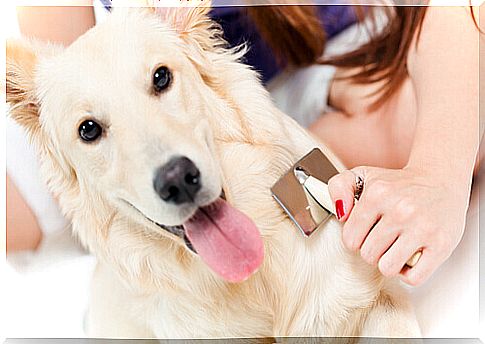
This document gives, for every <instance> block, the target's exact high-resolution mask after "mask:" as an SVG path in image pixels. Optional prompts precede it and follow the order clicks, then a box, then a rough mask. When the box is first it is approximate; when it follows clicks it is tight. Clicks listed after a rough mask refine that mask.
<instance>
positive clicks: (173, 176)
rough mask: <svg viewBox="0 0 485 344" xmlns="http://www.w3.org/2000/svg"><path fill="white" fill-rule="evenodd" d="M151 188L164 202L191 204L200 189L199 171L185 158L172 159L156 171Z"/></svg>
mask: <svg viewBox="0 0 485 344" xmlns="http://www.w3.org/2000/svg"><path fill="white" fill-rule="evenodd" d="M153 187H154V188H155V191H156V192H157V193H158V195H159V196H160V198H161V199H163V200H164V201H165V202H169V203H175V204H182V203H187V202H192V201H193V200H194V198H195V195H196V194H197V192H198V191H199V190H200V188H201V182H200V171H199V169H198V168H197V166H195V164H194V163H193V161H192V160H190V159H189V158H187V157H184V156H183V157H176V158H172V159H171V160H170V161H169V162H168V163H166V164H165V165H163V166H162V167H160V168H159V169H158V170H157V172H156V174H155V180H154V181H153Z"/></svg>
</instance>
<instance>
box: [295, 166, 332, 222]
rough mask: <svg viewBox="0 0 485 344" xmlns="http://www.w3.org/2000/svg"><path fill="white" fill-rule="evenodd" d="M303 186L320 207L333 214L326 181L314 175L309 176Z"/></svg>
mask: <svg viewBox="0 0 485 344" xmlns="http://www.w3.org/2000/svg"><path fill="white" fill-rule="evenodd" d="M303 186H304V187H305V188H306V190H307V192H308V193H309V194H310V195H311V196H312V197H313V199H314V200H315V201H316V202H317V203H318V204H319V205H320V206H321V207H322V208H325V209H326V210H327V211H329V212H331V213H332V214H334V215H335V206H334V204H333V202H332V199H331V198H330V193H329V192H328V185H327V184H326V183H324V182H322V181H321V180H319V179H317V178H315V177H312V176H309V177H308V179H307V180H306V181H305V184H303Z"/></svg>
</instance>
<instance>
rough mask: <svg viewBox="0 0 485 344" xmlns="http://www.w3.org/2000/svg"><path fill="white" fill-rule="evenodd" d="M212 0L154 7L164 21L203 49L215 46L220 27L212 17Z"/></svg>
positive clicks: (191, 0) (189, 1)
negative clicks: (210, 14)
mask: <svg viewBox="0 0 485 344" xmlns="http://www.w3.org/2000/svg"><path fill="white" fill-rule="evenodd" d="M210 10H211V1H210V0H202V1H201V0H187V1H184V2H183V4H182V5H180V6H175V7H154V11H155V13H157V14H158V15H159V16H160V18H161V19H162V21H164V22H165V23H167V24H168V25H170V26H171V27H172V28H173V29H175V31H176V32H177V33H178V34H179V35H180V36H181V37H182V38H183V39H185V40H190V41H192V42H196V43H197V44H198V45H199V46H200V47H201V48H202V49H204V50H208V49H211V48H212V47H213V46H214V43H215V40H214V38H215V36H217V34H219V31H218V27H217V26H216V25H215V23H214V22H213V21H212V20H211V19H210V17H209V12H210Z"/></svg>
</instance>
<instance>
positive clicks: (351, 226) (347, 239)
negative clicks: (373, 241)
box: [342, 201, 380, 251]
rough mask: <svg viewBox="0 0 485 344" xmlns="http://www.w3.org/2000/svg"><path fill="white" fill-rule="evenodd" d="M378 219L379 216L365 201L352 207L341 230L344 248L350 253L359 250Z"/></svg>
mask: <svg viewBox="0 0 485 344" xmlns="http://www.w3.org/2000/svg"><path fill="white" fill-rule="evenodd" d="M379 219H380V214H379V213H378V212H377V211H376V209H373V208H372V207H370V206H369V205H368V203H366V202H365V201H362V202H358V203H357V204H356V205H354V208H353V209H352V213H351V214H350V215H349V217H348V219H347V222H345V224H344V227H343V230H342V240H343V242H344V244H345V246H346V247H347V248H348V249H349V250H351V251H357V250H359V249H360V248H361V247H362V244H363V243H364V240H365V238H366V237H367V235H368V234H369V232H371V230H372V228H373V227H374V225H375V224H376V223H377V222H378V221H379Z"/></svg>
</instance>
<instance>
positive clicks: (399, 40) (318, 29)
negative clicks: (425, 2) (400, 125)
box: [248, 5, 426, 108]
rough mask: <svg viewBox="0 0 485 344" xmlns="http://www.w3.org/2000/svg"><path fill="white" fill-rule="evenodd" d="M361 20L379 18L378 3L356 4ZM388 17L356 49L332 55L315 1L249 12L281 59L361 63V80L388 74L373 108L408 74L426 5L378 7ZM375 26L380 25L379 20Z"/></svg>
mask: <svg viewBox="0 0 485 344" xmlns="http://www.w3.org/2000/svg"><path fill="white" fill-rule="evenodd" d="M353 9H354V11H355V14H356V16H357V18H358V20H359V21H363V20H364V19H366V18H369V19H370V21H371V22H372V23H374V24H375V23H376V22H375V21H376V16H375V10H376V7H368V6H366V7H360V6H353ZM379 9H381V10H383V12H384V14H385V16H386V17H387V21H386V24H385V26H384V28H382V29H380V30H379V31H378V32H377V33H373V34H372V35H371V38H370V41H369V42H368V43H366V44H364V45H362V46H360V47H358V48H357V49H356V50H354V51H351V52H348V53H345V54H343V55H340V56H336V57H332V58H329V59H325V60H324V59H321V58H320V57H321V56H322V54H323V52H324V49H325V32H324V30H323V28H322V25H321V23H320V22H319V19H318V17H317V14H316V8H315V7H313V6H296V5H293V6H292V5H284V6H261V7H250V8H249V9H248V13H249V15H250V16H251V18H252V19H253V21H254V23H255V25H256V26H257V28H258V30H259V32H260V33H261V35H262V37H263V38H264V39H265V40H266V41H267V42H268V44H269V45H270V47H271V48H272V49H273V52H274V54H275V55H276V57H277V60H278V61H280V62H283V63H285V64H288V65H293V66H305V65H309V64H311V63H321V64H331V65H334V66H337V67H362V68H361V69H360V71H358V72H357V73H356V74H353V75H351V76H349V78H350V79H351V80H352V81H353V82H355V83H359V84H370V83H374V82H377V81H382V80H385V82H384V85H383V86H382V88H381V89H379V90H378V91H377V94H378V95H379V96H378V97H377V100H376V101H375V103H374V104H372V105H371V107H373V108H377V107H379V106H380V105H382V103H384V102H385V100H386V99H387V98H388V97H389V96H390V95H392V94H393V93H394V92H396V91H397V90H398V89H399V87H400V86H401V85H402V83H403V81H404V80H405V78H406V77H407V75H408V70H407V65H406V62H407V56H408V52H409V49H410V46H411V43H412V42H413V39H414V37H415V35H417V37H418V40H419V33H420V31H421V28H422V24H423V20H424V17H425V13H426V7H425V6H417V7H411V6H395V7H381V6H380V7H379ZM374 26H375V25H374Z"/></svg>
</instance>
